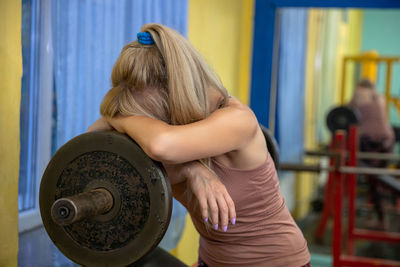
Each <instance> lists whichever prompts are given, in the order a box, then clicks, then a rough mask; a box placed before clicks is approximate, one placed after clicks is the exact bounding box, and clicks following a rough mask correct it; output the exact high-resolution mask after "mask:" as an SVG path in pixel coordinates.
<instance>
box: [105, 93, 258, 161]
mask: <svg viewBox="0 0 400 267" xmlns="http://www.w3.org/2000/svg"><path fill="white" fill-rule="evenodd" d="M230 102H231V100H230ZM108 121H109V123H110V124H111V125H112V126H113V127H114V128H115V129H116V130H118V131H120V132H123V133H126V134H128V135H129V136H130V137H131V138H133V139H134V140H135V141H136V142H137V143H138V144H139V145H140V146H141V147H142V149H143V150H144V151H145V152H146V154H147V155H149V156H150V157H151V158H153V159H154V160H158V161H161V162H165V163H171V164H177V163H182V162H188V161H193V160H197V159H201V158H208V157H213V156H217V155H221V154H224V153H227V152H230V151H234V150H238V149H240V148H241V147H243V146H244V145H245V144H247V143H248V142H249V140H250V139H251V138H252V137H253V136H254V135H255V134H256V131H257V127H258V123H257V119H256V117H255V115H254V114H253V112H252V111H251V110H250V109H249V108H248V107H247V106H245V105H243V104H240V103H239V102H238V101H237V100H235V102H234V103H231V104H229V105H228V106H227V107H224V108H221V109H218V110H216V111H215V112H213V113H212V114H211V115H210V116H208V117H207V118H205V119H203V120H201V121H198V122H194V123H190V124H186V125H169V124H167V123H165V122H162V121H159V120H156V119H152V118H148V117H143V116H130V117H122V116H118V117H116V118H113V119H110V120H108Z"/></svg>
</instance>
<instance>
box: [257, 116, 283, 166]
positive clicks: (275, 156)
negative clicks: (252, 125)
mask: <svg viewBox="0 0 400 267" xmlns="http://www.w3.org/2000/svg"><path fill="white" fill-rule="evenodd" d="M260 127H261V130H262V132H263V134H264V137H265V141H266V142H267V148H268V151H269V154H270V155H271V157H272V160H273V161H274V164H275V168H278V166H279V146H278V142H276V139H275V137H274V135H273V134H272V132H271V131H270V130H269V129H268V128H266V127H264V126H263V125H261V124H260Z"/></svg>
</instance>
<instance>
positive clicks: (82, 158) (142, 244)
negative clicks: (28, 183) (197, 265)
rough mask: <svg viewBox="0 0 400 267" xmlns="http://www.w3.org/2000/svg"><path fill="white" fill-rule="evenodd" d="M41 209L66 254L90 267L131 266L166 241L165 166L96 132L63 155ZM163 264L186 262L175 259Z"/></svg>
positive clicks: (50, 170) (47, 176) (48, 177)
mask: <svg viewBox="0 0 400 267" xmlns="http://www.w3.org/2000/svg"><path fill="white" fill-rule="evenodd" d="M39 204H40V213H41V216H42V220H43V224H44V226H45V229H46V231H47V233H48V235H49V236H50V238H51V240H52V241H53V242H54V244H55V245H56V246H57V247H58V248H59V250H60V251H61V252H62V253H63V254H64V255H65V256H67V257H68V258H70V259H71V260H73V261H74V262H76V263H79V264H81V265H84V266H127V265H129V264H133V263H135V262H137V261H139V260H140V259H141V258H143V257H144V256H145V255H147V254H148V253H150V252H151V251H152V250H153V249H154V248H155V247H156V246H157V244H158V243H159V242H160V241H161V239H162V237H163V235H164V233H165V231H166V230H167V227H168V224H169V221H170V216H171V209H172V193H171V186H170V184H169V181H168V179H166V176H165V173H164V171H163V168H162V167H161V166H160V164H159V163H157V162H154V161H152V160H151V159H150V158H149V157H147V155H146V154H145V153H144V152H143V150H141V148H140V147H139V146H138V145H137V144H136V143H135V142H133V141H132V140H131V139H130V138H128V137H127V136H125V135H123V134H119V133H116V132H92V133H86V134H82V135H80V136H77V137H75V138H73V139H72V140H70V141H69V142H68V143H66V144H65V145H64V146H62V147H61V148H60V149H59V150H58V151H57V152H56V154H55V155H54V157H53V158H52V159H51V161H50V163H49V164H48V166H47V168H46V170H45V173H44V175H43V178H42V182H41V185H40V196H39ZM158 254H160V253H158ZM160 255H161V254H160ZM146 266H147V265H146ZM164 266H185V265H184V264H183V263H181V262H180V261H179V260H177V259H176V261H175V263H174V264H172V265H164Z"/></svg>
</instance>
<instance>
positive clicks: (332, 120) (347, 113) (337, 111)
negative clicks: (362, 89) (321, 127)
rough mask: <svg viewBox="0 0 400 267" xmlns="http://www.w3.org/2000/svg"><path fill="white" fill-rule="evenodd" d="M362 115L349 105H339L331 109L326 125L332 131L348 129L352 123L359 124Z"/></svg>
mask: <svg viewBox="0 0 400 267" xmlns="http://www.w3.org/2000/svg"><path fill="white" fill-rule="evenodd" d="M359 117H360V115H359V114H358V112H357V111H356V110H355V109H352V108H351V107H348V106H339V107H335V108H333V109H331V110H330V111H329V113H328V115H327V116H326V125H327V126H328V129H329V130H330V131H331V133H334V132H335V131H336V130H345V131H348V130H349V127H350V125H355V124H358V122H359Z"/></svg>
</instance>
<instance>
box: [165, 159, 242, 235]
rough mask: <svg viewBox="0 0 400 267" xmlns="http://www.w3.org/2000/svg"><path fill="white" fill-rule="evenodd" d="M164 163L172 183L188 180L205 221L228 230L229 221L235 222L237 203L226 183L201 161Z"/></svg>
mask: <svg viewBox="0 0 400 267" xmlns="http://www.w3.org/2000/svg"><path fill="white" fill-rule="evenodd" d="M163 165H164V168H165V170H166V171H167V174H168V178H169V180H170V182H171V184H178V183H182V182H186V184H187V186H188V188H189V189H190V191H191V192H192V193H193V195H195V197H196V198H197V201H198V203H199V207H200V211H201V215H202V217H203V219H204V221H206V222H207V221H208V222H209V223H211V224H212V225H213V227H214V229H215V230H217V229H218V228H219V227H218V225H219V226H220V228H221V229H222V230H223V231H227V228H228V223H229V221H230V222H231V223H232V224H235V220H236V211H235V204H234V203H233V200H232V198H231V196H230V195H229V193H228V191H227V190H226V188H225V185H224V184H223V183H222V182H221V181H220V180H219V179H218V178H217V176H216V175H215V174H214V173H213V172H212V171H211V170H210V169H209V168H207V167H206V166H204V165H203V164H201V163H200V162H199V161H192V162H187V163H184V164H177V165H168V164H163ZM208 218H210V221H209V220H208Z"/></svg>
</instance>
